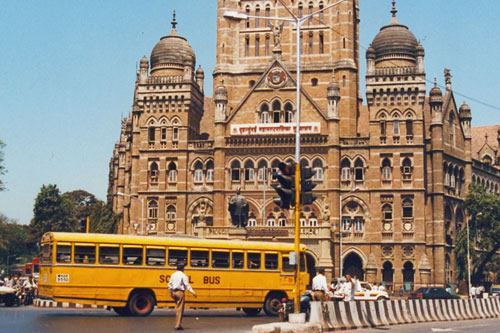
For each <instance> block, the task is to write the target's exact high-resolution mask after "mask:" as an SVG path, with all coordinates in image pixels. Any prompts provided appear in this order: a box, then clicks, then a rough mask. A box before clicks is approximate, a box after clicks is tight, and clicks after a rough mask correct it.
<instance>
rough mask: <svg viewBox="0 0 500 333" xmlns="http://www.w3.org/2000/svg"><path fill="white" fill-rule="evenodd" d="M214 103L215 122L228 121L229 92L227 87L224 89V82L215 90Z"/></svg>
mask: <svg viewBox="0 0 500 333" xmlns="http://www.w3.org/2000/svg"><path fill="white" fill-rule="evenodd" d="M214 102H215V122H223V121H226V109H227V90H226V87H224V82H221V83H220V84H219V85H218V86H217V88H215V94H214Z"/></svg>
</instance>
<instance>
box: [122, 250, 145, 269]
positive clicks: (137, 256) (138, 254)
mask: <svg viewBox="0 0 500 333" xmlns="http://www.w3.org/2000/svg"><path fill="white" fill-rule="evenodd" d="M122 263H123V264H125V265H142V247H124V248H123V259H122Z"/></svg>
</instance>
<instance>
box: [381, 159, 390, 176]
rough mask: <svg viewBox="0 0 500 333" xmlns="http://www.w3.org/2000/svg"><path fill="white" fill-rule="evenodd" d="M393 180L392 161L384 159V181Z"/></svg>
mask: <svg viewBox="0 0 500 333" xmlns="http://www.w3.org/2000/svg"><path fill="white" fill-rule="evenodd" d="M391 179H392V167H391V161H390V160H389V159H388V158H384V160H383V161H382V180H391Z"/></svg>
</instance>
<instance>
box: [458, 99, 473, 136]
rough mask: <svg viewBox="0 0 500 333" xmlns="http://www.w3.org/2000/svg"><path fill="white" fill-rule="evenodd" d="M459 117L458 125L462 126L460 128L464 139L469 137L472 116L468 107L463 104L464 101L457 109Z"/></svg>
mask: <svg viewBox="0 0 500 333" xmlns="http://www.w3.org/2000/svg"><path fill="white" fill-rule="evenodd" d="M459 112H460V113H459V115H458V116H459V117H460V123H461V124H462V128H463V130H464V135H465V137H466V138H470V137H471V131H470V129H471V120H472V115H471V112H470V107H469V106H468V105H467V103H465V101H464V102H463V103H462V105H461V106H460V109H459Z"/></svg>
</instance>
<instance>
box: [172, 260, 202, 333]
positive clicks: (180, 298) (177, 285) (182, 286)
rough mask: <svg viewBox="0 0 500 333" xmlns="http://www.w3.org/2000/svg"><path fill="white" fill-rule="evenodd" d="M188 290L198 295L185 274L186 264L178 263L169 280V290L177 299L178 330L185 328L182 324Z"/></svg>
mask: <svg viewBox="0 0 500 333" xmlns="http://www.w3.org/2000/svg"><path fill="white" fill-rule="evenodd" d="M186 290H187V291H189V292H190V293H191V294H193V295H194V297H197V296H196V293H195V292H194V290H193V288H192V287H191V286H190V285H189V279H188V277H187V276H186V274H184V264H178V265H177V272H175V273H174V274H172V276H171V277H170V280H169V282H168V291H169V292H170V296H172V298H173V299H174V301H175V329H176V330H178V331H179V330H183V328H182V326H181V324H182V315H183V314H184V302H185V292H186Z"/></svg>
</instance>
